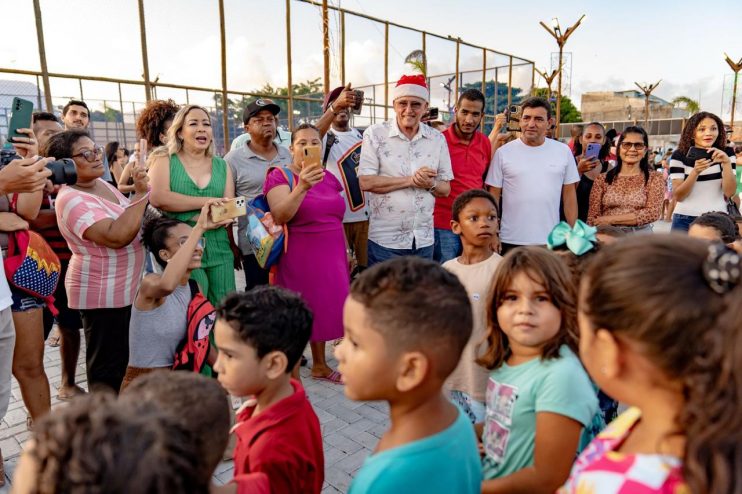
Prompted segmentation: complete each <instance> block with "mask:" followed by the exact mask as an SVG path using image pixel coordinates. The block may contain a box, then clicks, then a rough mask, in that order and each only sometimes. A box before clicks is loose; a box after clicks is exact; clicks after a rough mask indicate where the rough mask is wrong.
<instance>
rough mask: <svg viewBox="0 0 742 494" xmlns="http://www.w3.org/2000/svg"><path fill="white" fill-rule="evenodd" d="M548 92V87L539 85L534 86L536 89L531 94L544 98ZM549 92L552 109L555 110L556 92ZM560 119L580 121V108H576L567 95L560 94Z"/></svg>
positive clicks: (565, 121)
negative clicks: (538, 86) (537, 86)
mask: <svg viewBox="0 0 742 494" xmlns="http://www.w3.org/2000/svg"><path fill="white" fill-rule="evenodd" d="M548 92H549V90H548V89H546V88H542V87H540V88H536V90H535V91H534V92H533V95H534V96H540V97H542V98H546V96H547V94H548ZM551 94H552V101H551V106H552V108H554V111H556V93H554V92H552V93H551ZM560 121H561V122H560V123H574V122H582V114H581V113H580V110H578V109H577V107H576V106H575V105H574V103H572V100H571V99H569V96H562V107H561V115H560Z"/></svg>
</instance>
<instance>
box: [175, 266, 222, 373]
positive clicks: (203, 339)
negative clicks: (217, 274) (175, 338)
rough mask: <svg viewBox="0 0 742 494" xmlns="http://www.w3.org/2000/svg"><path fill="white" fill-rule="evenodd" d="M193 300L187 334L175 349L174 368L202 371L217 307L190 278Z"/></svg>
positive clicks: (189, 311) (209, 344) (209, 346)
mask: <svg viewBox="0 0 742 494" xmlns="http://www.w3.org/2000/svg"><path fill="white" fill-rule="evenodd" d="M188 286H190V288H191V301H190V303H189V304H188V316H187V319H186V321H187V324H186V328H187V329H186V334H185V337H184V338H183V340H182V341H181V342H180V343H179V344H178V348H177V349H176V350H175V360H174V362H173V370H189V371H193V372H201V370H202V369H203V368H204V366H205V365H206V359H207V357H208V356H209V349H210V348H211V343H210V342H209V334H210V333H211V331H213V329H214V323H215V322H216V309H215V308H214V306H213V305H211V302H209V301H208V300H207V299H206V297H204V295H203V293H201V291H200V290H199V289H198V283H196V282H195V281H193V280H188Z"/></svg>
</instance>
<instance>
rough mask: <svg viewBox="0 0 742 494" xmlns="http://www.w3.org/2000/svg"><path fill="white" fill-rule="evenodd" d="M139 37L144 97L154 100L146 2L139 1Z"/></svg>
mask: <svg viewBox="0 0 742 494" xmlns="http://www.w3.org/2000/svg"><path fill="white" fill-rule="evenodd" d="M139 37H140V40H141V45H142V68H143V70H144V97H145V98H146V99H147V101H148V102H149V100H151V99H152V85H151V83H150V80H149V57H148V56H147V27H146V25H145V22H144V0H139Z"/></svg>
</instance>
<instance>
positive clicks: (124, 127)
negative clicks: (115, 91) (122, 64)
mask: <svg viewBox="0 0 742 494" xmlns="http://www.w3.org/2000/svg"><path fill="white" fill-rule="evenodd" d="M118 85H119V109H120V110H121V127H122V128H123V129H124V147H125V148H128V147H129V144H128V143H127V142H126V121H124V99H123V98H122V97H121V83H120V82H119V83H118Z"/></svg>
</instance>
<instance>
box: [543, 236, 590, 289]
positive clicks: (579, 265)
mask: <svg viewBox="0 0 742 494" xmlns="http://www.w3.org/2000/svg"><path fill="white" fill-rule="evenodd" d="M599 251H600V243H599V242H595V243H593V248H592V249H590V250H589V251H587V252H585V253H584V254H582V255H581V256H578V255H576V254H575V253H574V252H572V251H571V250H569V249H568V248H567V246H566V245H564V246H560V247H557V248H555V249H553V252H554V253H555V254H556V255H557V256H559V258H560V259H561V260H562V261H564V265H565V266H567V269H569V273H570V275H571V276H572V283H573V284H574V287H575V290H576V289H577V288H578V287H579V286H580V280H581V279H582V276H583V275H584V274H585V271H586V270H587V267H588V266H589V265H590V260H591V259H592V258H593V257H595V254H596V253H598V252H599Z"/></svg>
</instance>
